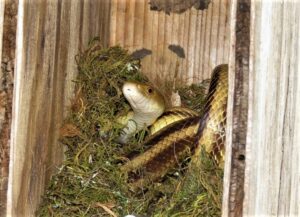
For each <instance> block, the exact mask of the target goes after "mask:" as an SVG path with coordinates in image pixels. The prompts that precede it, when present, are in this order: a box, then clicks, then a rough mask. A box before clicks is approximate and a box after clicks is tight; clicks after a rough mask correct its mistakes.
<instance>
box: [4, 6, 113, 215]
mask: <svg viewBox="0 0 300 217" xmlns="http://www.w3.org/2000/svg"><path fill="white" fill-rule="evenodd" d="M18 10H19V13H18V27H17V48H16V49H17V56H16V62H17V63H16V70H15V88H14V101H13V119H12V132H11V154H10V157H11V159H10V175H9V184H8V202H7V216H33V215H34V211H35V209H36V207H37V205H38V204H39V201H40V199H41V195H42V193H43V191H44V187H45V184H47V181H48V180H49V177H50V175H51V174H52V172H53V170H54V169H55V167H56V166H57V165H58V164H59V163H60V162H61V160H62V158H63V149H62V147H61V146H60V145H59V143H57V138H58V129H59V127H60V124H61V122H62V119H63V117H64V115H65V113H66V108H67V105H68V104H69V100H70V97H71V96H72V94H73V86H74V83H73V82H72V80H73V79H74V78H75V76H76V71H77V70H76V64H75V55H76V54H77V53H78V52H79V50H81V49H83V46H85V45H87V42H88V41H89V40H90V39H91V38H92V37H94V36H97V35H100V37H101V38H102V39H103V40H106V38H108V33H109V31H108V28H109V25H108V24H106V22H107V20H108V18H109V2H107V1H60V0H43V1H42V0H39V1H34V0H32V1H29V0H28V1H26V2H24V1H20V3H19V9H18ZM103 42H104V41H103ZM104 44H107V43H105V42H104Z"/></svg>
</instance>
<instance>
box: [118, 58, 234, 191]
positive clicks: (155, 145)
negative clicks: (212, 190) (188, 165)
mask: <svg viewBox="0 0 300 217" xmlns="http://www.w3.org/2000/svg"><path fill="white" fill-rule="evenodd" d="M147 88H149V87H147ZM148 90H149V89H148ZM150 92H152V91H150ZM148 93H149V91H148ZM125 96H126V95H125ZM227 97H228V65H226V64H222V65H219V66H217V67H216V68H215V69H214V70H213V73H212V76H211V82H210V85H209V90H208V94H207V97H206V103H205V106H204V109H203V112H202V114H201V115H199V114H197V113H196V112H194V111H192V110H190V109H187V108H180V107H175V108H172V109H169V110H167V111H165V112H164V113H163V115H161V113H162V112H161V110H160V111H159V112H157V113H156V116H157V120H156V121H153V119H155V115H153V116H152V120H151V122H152V123H153V122H154V123H153V124H152V123H151V124H152V127H151V128H150V131H151V135H150V137H149V138H148V139H147V140H146V141H145V142H144V143H143V146H144V147H145V148H146V151H145V152H144V153H142V154H140V155H138V156H136V157H134V158H133V159H130V160H129V161H128V162H126V163H125V164H124V165H123V166H122V167H121V170H122V171H123V172H126V173H127V174H128V179H129V182H130V183H131V184H132V185H133V186H135V187H142V186H145V185H146V184H148V183H149V182H152V181H155V180H157V179H159V178H161V177H163V176H164V175H165V174H166V173H167V172H168V171H169V170H170V169H171V168H174V167H176V165H178V163H179V162H180V161H181V160H182V159H183V158H185V157H187V156H189V155H192V163H195V164H197V163H198V162H199V158H200V152H201V148H202V147H203V148H204V149H205V151H206V152H208V153H209V154H211V156H212V157H213V158H214V159H215V161H216V162H217V163H218V164H219V166H220V167H223V163H224V152H225V147H224V144H225V126H226V108H227ZM126 98H127V100H128V101H129V102H130V104H131V105H134V106H137V103H136V102H132V101H131V100H132V98H131V97H129V96H127V97H126ZM156 98H157V97H156ZM138 101H140V102H142V100H141V99H139V100H138ZM156 101H157V99H156ZM158 101H159V100H158ZM144 102H146V101H144ZM160 103H161V102H160ZM163 106H164V105H163ZM156 108H157V105H156ZM160 108H162V106H161V107H160ZM142 116H144V114H143V115H142ZM144 124H146V125H147V126H148V125H150V124H148V123H144Z"/></svg>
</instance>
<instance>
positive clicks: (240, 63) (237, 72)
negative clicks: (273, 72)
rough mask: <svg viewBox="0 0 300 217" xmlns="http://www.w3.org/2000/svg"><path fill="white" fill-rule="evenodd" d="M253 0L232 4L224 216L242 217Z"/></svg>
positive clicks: (242, 0) (243, 0)
mask: <svg viewBox="0 0 300 217" xmlns="http://www.w3.org/2000/svg"><path fill="white" fill-rule="evenodd" d="M250 5H251V1H250V0H241V1H233V4H232V13H231V24H232V27H231V42H230V44H231V46H232V48H231V51H230V52H231V53H230V63H229V64H230V76H229V88H230V90H229V99H228V108H229V109H228V116H227V135H226V136H227V137H226V140H227V145H226V152H227V153H226V163H225V180H224V195H223V216H232V217H234V216H236V217H238V216H242V215H243V199H244V179H245V158H246V156H245V148H246V137H247V119H248V93H249V55H250V10H251V6H250Z"/></svg>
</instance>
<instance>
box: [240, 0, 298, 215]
mask: <svg viewBox="0 0 300 217" xmlns="http://www.w3.org/2000/svg"><path fill="white" fill-rule="evenodd" d="M252 4H253V5H252V19H251V23H252V25H251V31H252V34H251V46H250V49H251V55H250V74H249V118H248V134H247V145H246V146H247V150H246V178H245V200H244V212H243V214H244V216H246V215H248V216H250V215H252V216H257V215H262V214H263V215H265V216H271V215H274V216H299V215H300V203H299V201H300V164H299V160H300V140H299V139H300V67H299V63H300V34H299V33H300V16H299V14H300V3H299V2H297V1H283V2H278V1H261V2H260V1H253V2H252Z"/></svg>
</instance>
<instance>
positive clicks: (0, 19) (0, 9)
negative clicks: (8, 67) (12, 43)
mask: <svg viewBox="0 0 300 217" xmlns="http://www.w3.org/2000/svg"><path fill="white" fill-rule="evenodd" d="M4 8H5V2H4V1H0V60H2V36H3V28H4V25H3V24H4V23H3V21H4ZM0 70H1V68H0Z"/></svg>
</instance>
